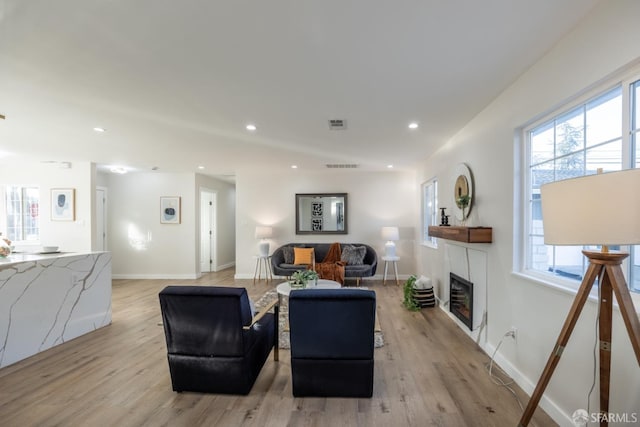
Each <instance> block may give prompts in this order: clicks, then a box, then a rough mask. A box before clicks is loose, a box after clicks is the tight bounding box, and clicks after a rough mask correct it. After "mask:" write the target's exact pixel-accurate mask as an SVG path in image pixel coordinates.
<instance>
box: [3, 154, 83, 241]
mask: <svg viewBox="0 0 640 427" xmlns="http://www.w3.org/2000/svg"><path fill="white" fill-rule="evenodd" d="M94 179H95V165H94V164H92V163H89V162H75V163H73V164H72V165H71V167H70V168H64V169H63V168H60V167H59V166H58V165H57V164H47V163H20V164H17V163H13V164H8V165H3V167H2V168H0V186H1V189H0V191H1V193H2V194H1V199H2V200H0V204H1V206H2V209H3V210H4V211H5V212H6V206H5V205H6V196H5V191H4V189H5V186H7V185H20V186H25V187H26V186H32V187H39V188H40V205H39V206H40V241H41V243H42V244H43V245H47V246H59V247H60V250H61V251H65V252H90V251H91V244H92V242H91V228H92V224H93V216H92V210H93V204H94V203H93V201H94V197H95V195H94V190H93V189H94V186H95V185H94ZM52 188H73V189H75V209H76V210H75V221H52V220H51V189H52ZM0 222H1V223H0V231H2V232H3V234H4V235H6V216H5V215H2V216H0Z"/></svg>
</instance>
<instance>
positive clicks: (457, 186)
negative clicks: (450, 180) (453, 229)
mask: <svg viewBox="0 0 640 427" xmlns="http://www.w3.org/2000/svg"><path fill="white" fill-rule="evenodd" d="M454 179H455V180H454V185H453V203H454V206H455V209H454V211H455V216H456V218H457V219H458V220H459V221H464V220H465V219H466V218H467V217H468V216H469V212H471V206H472V205H473V180H472V178H471V170H470V169H469V167H468V166H467V165H466V164H464V163H460V164H458V165H457V166H456V168H455V172H454Z"/></svg>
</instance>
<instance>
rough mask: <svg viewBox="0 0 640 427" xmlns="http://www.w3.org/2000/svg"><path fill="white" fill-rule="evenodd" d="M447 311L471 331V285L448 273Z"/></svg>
mask: <svg viewBox="0 0 640 427" xmlns="http://www.w3.org/2000/svg"><path fill="white" fill-rule="evenodd" d="M449 310H450V311H451V312H452V313H453V314H455V315H456V317H457V318H458V319H460V320H461V321H462V323H464V324H465V325H467V327H468V328H469V329H470V330H473V283H471V282H470V281H468V280H466V279H463V278H462V277H460V276H458V275H457V274H453V273H449Z"/></svg>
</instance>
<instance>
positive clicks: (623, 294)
mask: <svg viewBox="0 0 640 427" xmlns="http://www.w3.org/2000/svg"><path fill="white" fill-rule="evenodd" d="M583 253H584V254H585V255H586V256H587V257H588V258H589V261H590V263H589V268H588V269H587V273H586V274H585V277H584V280H583V281H582V284H581V285H580V288H579V289H578V293H577V295H576V298H575V300H574V301H573V305H572V306H571V310H570V311H569V315H568V316H567V320H566V321H565V323H564V326H563V327H562V331H561V332H560V336H559V337H558V341H557V343H556V346H555V348H554V351H553V353H552V354H551V355H550V356H549V360H548V361H547V365H546V366H545V368H544V371H543V372H542V376H541V377H540V380H539V381H538V384H537V385H536V388H535V390H534V391H533V394H532V395H531V399H530V400H529V404H528V405H527V407H526V408H525V411H524V413H523V414H522V418H521V419H520V423H519V424H518V425H519V426H526V425H528V424H529V421H531V417H532V416H533V413H534V412H535V410H536V407H537V406H538V403H539V402H540V399H541V398H542V394H543V393H544V390H545V388H546V387H547V384H548V383H549V380H550V379H551V376H552V375H553V371H554V370H555V367H556V365H557V364H558V362H559V360H560V356H561V355H562V351H563V350H564V347H565V345H566V344H567V341H568V340H569V337H570V336H571V333H572V332H573V328H574V326H575V324H576V321H577V320H578V317H579V316H580V312H581V311H582V308H583V307H584V304H585V302H586V300H587V298H588V297H589V293H590V291H591V288H592V287H593V283H594V282H595V279H596V277H598V276H600V281H599V286H600V297H599V298H600V312H599V316H600V317H599V319H598V327H599V335H600V412H601V413H608V412H609V391H610V372H611V325H612V307H613V295H614V294H615V297H616V300H617V301H618V305H619V307H620V313H621V314H622V319H623V320H624V324H625V327H626V329H627V333H628V335H629V339H630V340H631V346H632V347H633V351H634V352H635V355H636V360H637V361H638V365H640V320H639V319H638V316H637V315H636V311H635V308H634V306H633V300H632V299H631V294H630V293H629V288H628V287H627V283H626V281H625V279H624V274H623V273H622V268H621V267H620V264H621V263H622V260H623V259H624V258H626V257H627V256H628V254H625V253H616V254H613V253H597V252H589V251H583ZM606 425H608V422H607V417H602V418H601V421H600V426H606Z"/></svg>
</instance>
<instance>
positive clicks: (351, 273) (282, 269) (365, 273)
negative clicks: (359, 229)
mask: <svg viewBox="0 0 640 427" xmlns="http://www.w3.org/2000/svg"><path fill="white" fill-rule="evenodd" d="M331 245H332V243H287V244H286V245H282V246H280V247H279V248H278V249H276V250H275V251H274V252H273V255H271V267H272V270H273V274H275V275H277V276H285V277H289V276H291V275H292V274H293V273H294V272H296V271H298V270H305V269H306V268H307V266H306V265H296V264H289V263H287V262H285V254H284V248H285V247H296V246H297V247H301V248H314V253H315V260H316V262H322V260H323V259H324V257H325V256H326V255H327V252H328V251H329V247H330V246H331ZM347 245H351V246H356V247H358V246H364V247H365V248H366V252H365V255H364V259H363V262H362V264H361V265H355V264H347V265H346V266H345V268H344V277H345V278H348V277H355V278H356V279H358V283H359V282H360V278H362V277H371V276H373V275H374V274H376V267H377V266H378V256H377V254H376V251H375V250H374V249H373V248H372V247H371V246H369V245H365V244H364V243H341V244H340V249H341V251H342V252H343V253H344V247H345V246H347Z"/></svg>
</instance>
